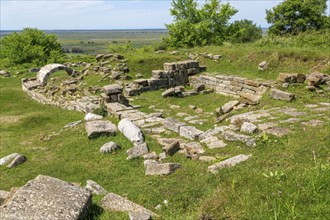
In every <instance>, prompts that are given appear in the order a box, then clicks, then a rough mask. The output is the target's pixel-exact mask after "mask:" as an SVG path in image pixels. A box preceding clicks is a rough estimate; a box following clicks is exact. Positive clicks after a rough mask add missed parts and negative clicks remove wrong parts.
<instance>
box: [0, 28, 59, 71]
mask: <svg viewBox="0 0 330 220" xmlns="http://www.w3.org/2000/svg"><path fill="white" fill-rule="evenodd" d="M0 46H1V53H0V58H1V59H5V58H6V59H8V60H9V63H10V64H11V65H13V64H14V65H20V64H25V63H32V64H34V65H38V66H40V65H44V64H46V63H47V62H58V61H61V60H62V58H63V56H64V54H63V52H62V48H61V44H60V43H59V42H58V40H57V38H56V36H55V35H53V34H46V33H45V32H43V31H41V30H38V29H34V28H25V29H23V31H22V32H21V33H16V32H15V33H13V34H10V35H8V36H6V37H4V38H3V39H1V40H0Z"/></svg>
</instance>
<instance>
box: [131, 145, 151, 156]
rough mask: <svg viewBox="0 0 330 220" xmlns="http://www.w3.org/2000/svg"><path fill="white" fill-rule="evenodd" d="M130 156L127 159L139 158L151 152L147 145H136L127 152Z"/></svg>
mask: <svg viewBox="0 0 330 220" xmlns="http://www.w3.org/2000/svg"><path fill="white" fill-rule="evenodd" d="M126 152H127V154H128V157H127V159H134V158H138V157H140V156H142V155H145V154H147V153H148V152H149V148H148V145H147V143H143V144H136V145H135V146H134V147H133V148H131V149H129V150H127V151H126Z"/></svg>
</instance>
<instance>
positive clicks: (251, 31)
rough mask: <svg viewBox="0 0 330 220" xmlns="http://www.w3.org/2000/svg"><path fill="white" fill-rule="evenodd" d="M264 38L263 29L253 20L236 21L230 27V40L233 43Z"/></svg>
mask: <svg viewBox="0 0 330 220" xmlns="http://www.w3.org/2000/svg"><path fill="white" fill-rule="evenodd" d="M260 38H262V30H261V28H260V27H257V25H256V24H253V21H251V20H247V19H244V20H240V21H235V22H234V23H232V24H231V25H230V26H229V27H228V40H229V41H230V42H232V43H248V42H253V41H256V40H259V39H260Z"/></svg>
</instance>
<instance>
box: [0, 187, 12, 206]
mask: <svg viewBox="0 0 330 220" xmlns="http://www.w3.org/2000/svg"><path fill="white" fill-rule="evenodd" d="M9 194H10V193H9V192H7V191H3V190H0V205H1V204H2V203H3V202H4V201H5V200H6V199H7V197H8V196H9Z"/></svg>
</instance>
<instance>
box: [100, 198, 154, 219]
mask: <svg viewBox="0 0 330 220" xmlns="http://www.w3.org/2000/svg"><path fill="white" fill-rule="evenodd" d="M101 206H102V208H104V209H105V210H108V211H115V212H131V211H133V212H142V213H148V214H150V215H152V216H153V217H157V215H156V214H155V213H153V212H152V211H150V210H148V209H146V208H144V207H143V206H141V205H138V204H136V203H134V202H132V201H130V200H128V199H125V198H124V197H121V196H119V195H117V194H114V193H108V194H107V195H106V196H105V197H104V198H103V199H102V201H101Z"/></svg>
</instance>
